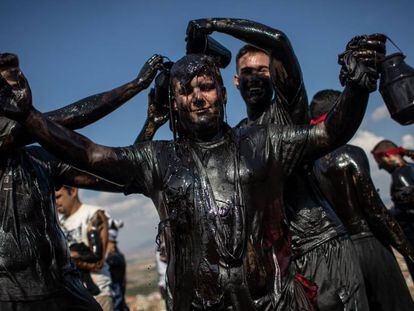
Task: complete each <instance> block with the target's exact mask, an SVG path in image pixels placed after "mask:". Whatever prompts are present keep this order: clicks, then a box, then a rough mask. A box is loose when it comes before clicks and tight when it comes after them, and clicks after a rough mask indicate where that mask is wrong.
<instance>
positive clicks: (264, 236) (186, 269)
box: [116, 125, 309, 310]
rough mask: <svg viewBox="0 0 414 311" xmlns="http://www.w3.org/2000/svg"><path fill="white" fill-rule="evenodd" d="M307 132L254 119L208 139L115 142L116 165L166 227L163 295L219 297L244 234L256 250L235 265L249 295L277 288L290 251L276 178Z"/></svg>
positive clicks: (201, 301)
mask: <svg viewBox="0 0 414 311" xmlns="http://www.w3.org/2000/svg"><path fill="white" fill-rule="evenodd" d="M308 135H309V127H301V128H300V127H287V126H286V127H277V126H274V125H270V126H254V127H248V128H244V129H233V130H228V131H227V133H226V135H225V136H224V138H222V139H219V140H218V141H213V142H209V143H196V142H188V141H179V142H177V143H173V142H166V141H156V142H145V143H141V144H139V145H138V147H126V148H119V149H116V152H117V155H118V163H119V167H118V168H117V169H119V170H127V171H129V172H134V173H133V174H130V176H131V178H130V181H129V183H128V185H127V189H128V190H127V191H128V192H129V193H143V194H145V195H146V196H149V197H150V198H151V199H152V200H153V202H154V204H155V206H156V207H157V209H158V212H159V215H160V218H161V223H160V225H163V226H164V228H165V231H164V234H165V238H166V248H167V253H168V258H169V264H168V268H167V284H168V288H169V293H170V295H169V296H170V298H169V299H172V301H171V302H172V303H174V304H176V303H180V305H179V306H177V305H175V307H174V309H176V310H184V309H186V308H187V307H188V306H189V305H191V304H195V305H199V306H203V305H204V306H218V305H220V304H222V303H223V297H224V292H225V288H226V287H227V285H228V284H227V281H228V280H227V277H228V276H227V275H228V274H227V272H228V271H230V269H231V268H229V267H235V266H237V265H240V262H239V261H238V260H241V261H242V260H245V259H246V258H245V257H244V256H239V254H240V251H241V252H242V253H243V254H244V253H245V247H246V246H245V243H246V242H248V243H249V245H251V246H253V248H254V249H253V253H255V254H256V256H255V260H256V263H257V265H255V266H254V267H252V266H250V265H247V264H244V265H242V266H243V267H244V268H243V269H244V270H245V274H246V279H247V280H246V282H247V283H248V287H249V289H250V292H251V294H252V296H253V299H256V298H260V297H263V296H265V295H267V294H269V290H270V294H272V293H273V292H278V291H279V293H280V288H275V287H278V286H281V283H283V278H284V277H285V276H286V275H287V273H288V267H289V263H290V256H291V254H290V244H289V238H288V235H287V226H286V223H285V216H284V208H283V184H284V180H285V178H286V177H287V176H289V175H290V173H291V172H292V170H294V168H295V167H296V166H297V164H298V163H299V162H300V161H301V159H302V157H303V154H304V152H305V150H306V148H307V147H308ZM274 256H276V258H277V260H276V263H275V259H274ZM232 260H233V261H232ZM226 267H227V268H226ZM276 270H277V271H276ZM240 277H242V276H240ZM275 280H276V281H275ZM240 282H241V283H243V278H241V280H240ZM180 308H181V309H180Z"/></svg>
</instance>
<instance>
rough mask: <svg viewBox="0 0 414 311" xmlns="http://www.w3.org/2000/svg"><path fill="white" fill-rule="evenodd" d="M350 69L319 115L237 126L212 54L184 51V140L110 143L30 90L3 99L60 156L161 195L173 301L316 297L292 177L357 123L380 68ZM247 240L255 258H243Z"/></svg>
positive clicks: (294, 304)
mask: <svg viewBox="0 0 414 311" xmlns="http://www.w3.org/2000/svg"><path fill="white" fill-rule="evenodd" d="M355 68H357V69H358V74H357V75H355V72H353V70H352V69H355ZM344 69H349V71H350V73H349V75H347V77H346V79H345V82H346V86H345V89H344V92H343V96H342V97H341V100H339V101H338V103H337V105H335V107H334V108H333V109H332V110H331V112H330V114H329V115H328V117H327V119H326V120H325V122H323V123H320V124H318V125H315V126H309V125H303V126H292V125H290V126H280V125H279V126H278V125H273V124H270V125H267V126H251V127H246V128H239V129H230V128H229V127H228V125H227V124H226V123H225V122H224V105H225V99H226V93H225V88H224V86H223V82H222V79H221V75H220V72H219V70H218V69H217V67H216V65H215V64H214V61H213V60H212V59H211V58H210V57H208V56H205V55H187V56H185V57H183V58H182V59H181V60H179V61H178V62H176V63H175V64H174V66H173V67H172V69H171V88H172V94H173V102H172V105H173V107H172V109H173V115H174V118H173V120H172V127H173V129H176V130H177V132H178V134H179V138H178V140H177V141H155V142H145V143H140V144H136V145H135V146H131V147H124V148H112V147H106V146H102V145H97V144H95V143H93V142H92V141H90V140H89V139H87V138H86V137H84V136H82V135H79V134H77V133H75V132H72V131H70V130H68V129H65V128H63V127H60V126H59V125H56V124H55V123H54V122H52V121H50V120H48V119H47V118H45V117H44V116H42V114H41V113H39V112H38V111H36V110H35V109H34V108H33V107H32V106H31V101H30V100H27V101H26V102H23V101H20V102H16V101H10V102H8V103H3V104H2V105H1V109H0V110H1V112H2V113H3V114H5V115H6V116H8V117H11V118H14V119H17V120H18V121H19V122H20V123H21V124H22V125H24V127H25V129H26V130H27V131H28V132H29V133H30V134H31V135H34V136H35V137H36V139H37V140H38V141H39V142H40V143H41V144H42V145H43V146H45V147H46V148H47V149H48V150H50V151H52V152H53V153H55V154H56V155H58V156H59V157H61V158H62V159H65V160H67V161H69V162H70V163H72V164H74V165H76V166H77V167H80V168H82V169H85V170H88V171H91V172H93V173H95V174H97V175H99V176H102V177H106V178H109V179H110V180H112V181H114V182H116V183H120V184H125V185H126V188H127V192H129V193H131V192H134V193H143V194H144V195H146V196H149V197H151V198H152V200H153V201H154V203H155V206H156V207H157V209H158V212H159V214H160V217H161V219H162V222H161V227H162V228H164V230H165V231H164V233H165V238H166V244H167V250H168V260H169V265H168V270H167V276H168V277H167V278H168V308H169V310H180V311H181V310H208V309H210V310H225V309H227V308H231V307H232V308H233V310H287V309H298V310H300V309H301V308H302V309H311V308H312V307H311V306H310V305H309V303H308V301H307V299H306V296H305V295H304V293H303V292H302V291H301V287H300V286H298V283H297V281H296V280H295V279H294V278H293V273H292V271H291V269H290V245H289V243H288V239H289V238H288V235H287V228H286V226H285V216H284V208H283V195H282V194H283V181H284V179H285V177H287V176H289V174H290V173H291V172H292V170H294V169H295V167H296V166H297V165H298V163H299V162H301V161H303V159H307V160H313V159H316V158H318V157H320V156H321V155H323V154H325V153H327V152H330V151H331V150H333V149H335V148H337V147H338V146H339V145H341V144H343V143H345V142H346V141H347V140H349V139H350V138H351V137H352V135H353V134H354V133H355V131H356V129H357V127H358V126H359V124H360V122H361V120H362V117H363V115H364V112H365V108H366V104H367V99H368V96H369V92H370V90H372V86H375V84H376V79H377V73H376V71H375V70H373V69H371V68H370V67H368V66H366V65H365V63H364V61H363V60H360V59H359V57H358V55H350V57H349V59H348V62H347V63H345V64H344ZM3 83H4V82H3ZM351 103H352V105H351ZM247 240H250V242H251V243H250V245H251V246H253V247H254V248H255V250H254V253H255V254H256V257H255V260H256V263H257V265H255V266H251V265H248V264H246V263H245V260H246V258H245V252H246V244H247ZM253 279H254V280H256V281H257V282H256V283H255V284H254V286H251V287H249V286H248V283H249V281H250V282H251V281H252V280H253Z"/></svg>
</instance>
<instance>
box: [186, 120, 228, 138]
mask: <svg viewBox="0 0 414 311" xmlns="http://www.w3.org/2000/svg"><path fill="white" fill-rule="evenodd" d="M227 129H228V126H227V124H225V123H223V124H222V125H221V126H219V127H218V128H212V129H209V130H208V129H205V130H203V131H192V132H191V131H187V133H185V134H184V135H183V136H184V138H187V139H190V140H193V141H196V142H211V141H215V140H219V139H220V138H222V137H223V136H224V134H225V133H226V132H227Z"/></svg>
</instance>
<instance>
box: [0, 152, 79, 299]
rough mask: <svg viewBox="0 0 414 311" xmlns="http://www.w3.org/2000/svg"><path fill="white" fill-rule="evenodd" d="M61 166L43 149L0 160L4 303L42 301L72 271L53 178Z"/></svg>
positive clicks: (1, 288) (1, 289)
mask: <svg viewBox="0 0 414 311" xmlns="http://www.w3.org/2000/svg"><path fill="white" fill-rule="evenodd" d="M62 169H63V168H62V167H59V166H56V165H54V164H53V161H49V156H48V155H47V153H46V152H45V151H44V150H43V149H41V148H39V147H29V148H21V149H17V150H15V151H13V152H10V153H7V154H2V155H1V156H0V187H1V190H0V213H1V223H0V245H1V247H0V300H13V301H16V300H22V301H26V300H34V299H41V298H43V297H46V296H48V295H50V294H51V293H53V292H55V291H57V290H59V289H60V286H61V278H62V275H63V273H64V271H65V270H66V269H70V268H71V266H70V260H69V252H68V248H67V244H66V240H65V237H64V235H63V233H62V231H61V229H60V227H59V225H58V221H57V216H56V210H55V198H54V190H55V188H54V184H53V178H54V176H56V175H58V174H59V172H60V171H61V170H62Z"/></svg>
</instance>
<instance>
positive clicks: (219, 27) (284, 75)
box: [211, 18, 307, 118]
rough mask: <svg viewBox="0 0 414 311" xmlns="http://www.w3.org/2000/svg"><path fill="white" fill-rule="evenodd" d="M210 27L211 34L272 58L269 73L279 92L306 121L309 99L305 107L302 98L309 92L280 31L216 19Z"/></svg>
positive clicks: (257, 25)
mask: <svg viewBox="0 0 414 311" xmlns="http://www.w3.org/2000/svg"><path fill="white" fill-rule="evenodd" d="M211 25H212V26H211V28H212V29H211V30H212V31H218V32H222V33H226V34H228V35H231V36H233V37H235V38H237V39H239V40H242V41H244V42H246V43H248V44H251V45H254V46H256V47H258V48H260V49H263V50H265V51H266V52H267V53H268V54H269V56H270V58H271V63H270V72H271V75H272V78H273V82H274V84H275V88H276V92H278V93H279V94H281V95H282V96H283V98H284V99H286V101H287V104H288V107H289V110H290V111H291V112H292V113H293V115H294V116H295V115H296V114H297V113H298V111H297V110H298V109H299V108H300V109H301V116H302V118H303V116H304V113H305V111H306V109H307V98H305V101H306V103H305V104H306V105H305V106H303V105H301V104H302V102H301V99H300V97H306V91H305V88H304V84H303V78H302V71H301V69H300V65H299V62H298V59H297V57H296V55H295V52H294V51H293V48H292V45H291V43H290V41H289V39H288V37H287V36H286V35H285V34H284V33H283V32H282V31H280V30H277V29H274V28H271V27H268V26H266V25H263V24H260V23H257V22H254V21H250V20H245V19H229V18H213V19H212V22H211ZM298 105H301V107H297V106H298Z"/></svg>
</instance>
